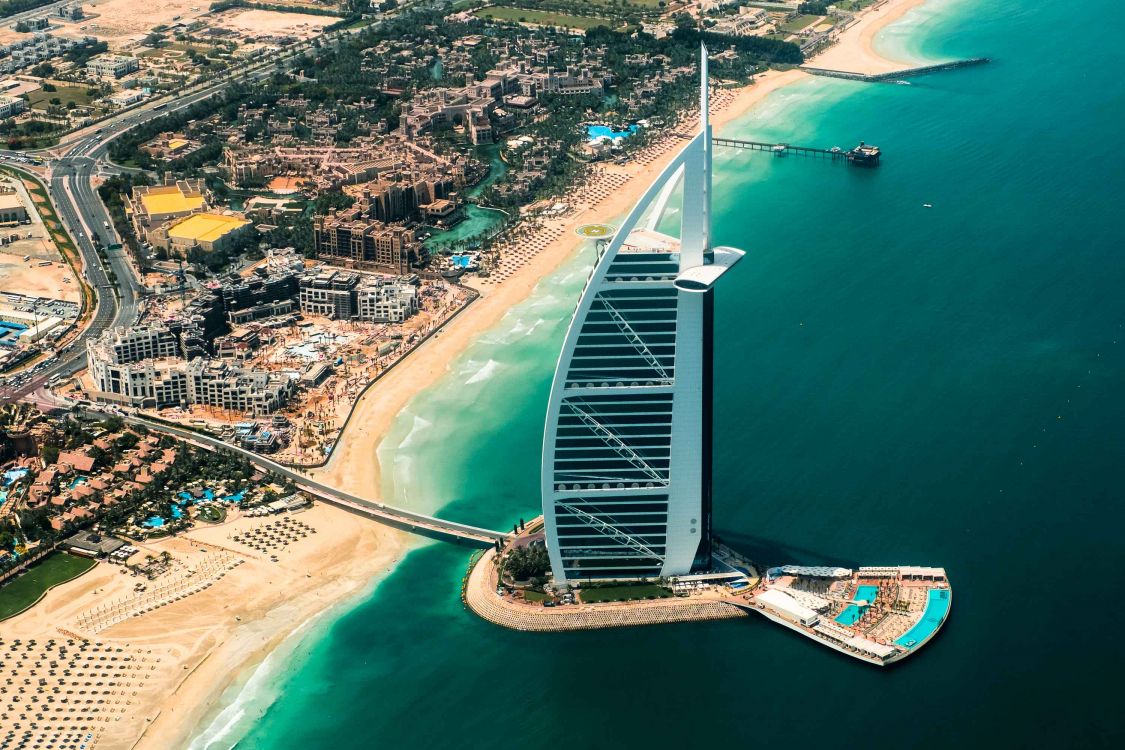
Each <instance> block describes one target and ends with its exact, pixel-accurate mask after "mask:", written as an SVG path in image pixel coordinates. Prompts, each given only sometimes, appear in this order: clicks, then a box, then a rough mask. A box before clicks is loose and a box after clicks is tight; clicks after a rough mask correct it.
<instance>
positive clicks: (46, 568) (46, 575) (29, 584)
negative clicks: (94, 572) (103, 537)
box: [0, 552, 97, 620]
mask: <svg viewBox="0 0 1125 750" xmlns="http://www.w3.org/2000/svg"><path fill="white" fill-rule="evenodd" d="M95 565H97V562H96V561H95V560H90V559H87V558H85V557H77V556H75V555H70V554H67V553H66V552H55V553H54V554H50V555H47V557H46V558H44V559H43V560H42V561H41V562H39V563H37V564H36V565H35V566H33V567H32V568H31V569H30V570H27V571H25V572H24V573H23V574H22V575H20V576H18V577H17V578H16V579H15V580H14V581H11V582H9V583H6V584H4V587H3V588H0V620H5V619H7V618H9V617H11V616H12V615H14V614H16V613H18V612H22V611H23V610H25V609H27V608H28V607H29V606H31V605H32V604H34V603H35V602H36V601H38V599H39V597H41V596H43V593H44V592H45V591H47V589H49V588H51V587H52V586H58V585H59V584H60V583H65V582H66V581H69V580H70V579H72V578H76V577H78V576H79V575H81V574H82V573H85V572H86V571H87V570H89V569H90V568H92V567H94V566H95Z"/></svg>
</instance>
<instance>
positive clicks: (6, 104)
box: [0, 94, 27, 120]
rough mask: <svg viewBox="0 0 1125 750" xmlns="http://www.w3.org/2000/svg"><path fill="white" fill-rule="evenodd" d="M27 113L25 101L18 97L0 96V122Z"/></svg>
mask: <svg viewBox="0 0 1125 750" xmlns="http://www.w3.org/2000/svg"><path fill="white" fill-rule="evenodd" d="M25 111H27V101H26V100H24V99H21V98H20V97H18V96H8V95H6V94H5V95H3V96H0V120H6V119H8V118H9V117H14V116H15V115H18V114H19V113H20V112H25Z"/></svg>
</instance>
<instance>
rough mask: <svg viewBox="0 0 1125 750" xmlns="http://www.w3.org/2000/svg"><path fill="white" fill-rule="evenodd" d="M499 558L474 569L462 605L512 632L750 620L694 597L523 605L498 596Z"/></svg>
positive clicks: (489, 557) (489, 556) (488, 557)
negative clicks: (497, 561)
mask: <svg viewBox="0 0 1125 750" xmlns="http://www.w3.org/2000/svg"><path fill="white" fill-rule="evenodd" d="M495 555H496V552H495V550H489V551H488V552H486V553H484V555H482V556H481V557H480V559H479V560H477V561H476V564H474V565H473V567H472V570H470V572H469V575H468V577H467V578H466V580H465V588H464V592H463V596H464V601H465V605H466V606H468V608H469V609H470V610H472V611H473V612H474V613H476V614H477V615H478V616H479V617H481V618H482V619H485V620H488V621H489V622H491V623H494V624H496V625H501V626H503V627H506V628H511V629H513V630H531V631H559V630H592V629H595V628H620V627H632V626H636V625H657V624H660V623H666V622H696V621H699V620H723V619H729V618H733V617H746V616H748V614H749V613H748V612H746V611H745V610H743V609H741V608H739V607H738V606H736V605H734V604H731V603H729V602H723V601H718V600H715V599H701V598H695V597H692V598H686V599H681V598H675V599H657V600H651V601H643V602H614V603H606V604H578V605H569V606H562V607H539V606H534V605H529V604H524V603H522V602H519V601H517V600H513V599H510V598H508V597H501V596H498V595H497V594H496V568H495V566H494V565H493V559H494V557H495Z"/></svg>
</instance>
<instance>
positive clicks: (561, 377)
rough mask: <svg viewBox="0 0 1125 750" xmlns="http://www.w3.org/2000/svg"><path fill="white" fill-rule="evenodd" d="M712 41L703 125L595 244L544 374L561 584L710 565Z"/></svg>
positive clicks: (717, 271) (550, 512) (551, 523)
mask: <svg viewBox="0 0 1125 750" xmlns="http://www.w3.org/2000/svg"><path fill="white" fill-rule="evenodd" d="M707 86H708V84H707V51H706V49H703V50H702V51H701V56H700V96H699V100H700V102H699V104H700V116H699V121H700V122H699V132H698V133H697V134H696V135H695V137H694V138H693V139H692V140H691V142H690V143H688V144H687V146H686V147H685V148H684V149H683V150H682V151H681V152H680V153H679V154H678V155H677V156H676V158H675V159H674V160H673V161H672V162H671V163H670V164H669V165H668V166H667V168H665V169H664V171H663V172H662V173H661V174H660V176H659V178H657V180H656V181H655V182H654V183H653V184H652V185H651V186H650V187H649V189H648V190H647V191H646V192H645V194H644V196H643V197H642V198H641V200H640V202H639V203H637V205H636V206H635V207H634V208H633V210H632V211H631V212H630V213H629V215H628V217H627V218H626V219H625V221H624V223H623V224H622V226H621V227H620V228H619V229H618V231H617V233H616V234H615V235H614V237H613V239H612V241H610V242H609V244H608V246H607V247H605V249H604V251H603V252H601V254H600V257H599V258H598V260H597V264H596V265H595V266H594V269H593V272H592V273H591V275H590V278H589V281H588V283H587V284H586V288H585V290H584V291H583V292H582V298H581V299H580V300H579V302H578V308H577V310H575V313H574V319H573V320H572V321H571V324H570V329H569V331H568V332H567V335H566V342H565V344H564V345H563V349H562V353H561V355H560V356H559V363H558V368H557V369H556V371H555V378H554V381H553V384H552V386H551V398H550V404H549V406H548V409H547V425H546V432H545V435H544V439H543V480H542V482H543V486H542V490H543V514H544V519H545V524H546V539H547V547H548V550H549V552H550V557H551V568H552V570H553V572H554V576H555V581H556V583H557V584H578V583H581V582H583V581H590V580H611V579H638V578H655V577H658V576H675V575H683V574H687V573H690V572H693V571H703V570H707V569H709V568H710V566H711V432H712V424H711V423H712V412H713V406H712V398H713V397H712V369H713V365H712V360H713V352H712V349H713V337H714V331H713V329H714V305H715V296H714V295H715V291H714V286H715V283H716V282H717V281H718V280H719V278H720V277H721V276H722V275H723V274H724V273H725V272H726V271H727V270H728V269H730V268H731V267H732V266H733V265H734V264H735V263H737V262H738V260H739V259H741V258H742V256H743V252H742V251H741V250H736V249H734V248H729V247H714V246H712V244H711V192H712V188H711V149H712V145H711V128H710V124H709V123H708V112H707V106H708V90H707Z"/></svg>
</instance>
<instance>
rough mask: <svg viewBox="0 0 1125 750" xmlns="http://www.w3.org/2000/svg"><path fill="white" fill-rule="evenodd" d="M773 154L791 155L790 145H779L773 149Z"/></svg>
mask: <svg viewBox="0 0 1125 750" xmlns="http://www.w3.org/2000/svg"><path fill="white" fill-rule="evenodd" d="M773 153H774V155H775V156H785V155H786V154H788V153H789V144H788V143H779V144H777V145H776V146H774V147H773Z"/></svg>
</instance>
